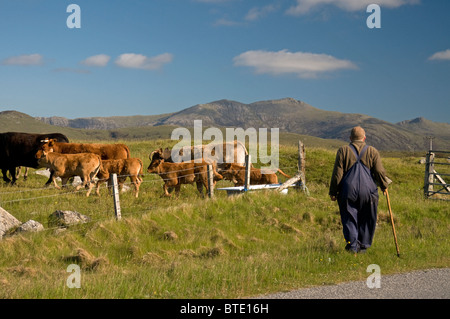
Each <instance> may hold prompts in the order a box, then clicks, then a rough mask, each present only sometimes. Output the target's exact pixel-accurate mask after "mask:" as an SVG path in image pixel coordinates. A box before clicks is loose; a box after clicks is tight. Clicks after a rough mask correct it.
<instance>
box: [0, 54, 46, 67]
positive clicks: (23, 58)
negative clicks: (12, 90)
mask: <svg viewBox="0 0 450 319" xmlns="http://www.w3.org/2000/svg"><path fill="white" fill-rule="evenodd" d="M0 64H2V65H42V64H44V57H43V56H42V55H40V54H37V53H36V54H28V55H26V54H25V55H18V56H13V57H9V58H6V59H4V60H2V62H1V63H0Z"/></svg>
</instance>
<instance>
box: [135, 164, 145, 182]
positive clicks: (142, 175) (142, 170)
mask: <svg viewBox="0 0 450 319" xmlns="http://www.w3.org/2000/svg"><path fill="white" fill-rule="evenodd" d="M138 161H139V164H140V165H141V167H140V169H139V174H138V176H137V179H138V181H139V183H142V181H143V177H144V164H143V163H142V161H141V159H140V158H138Z"/></svg>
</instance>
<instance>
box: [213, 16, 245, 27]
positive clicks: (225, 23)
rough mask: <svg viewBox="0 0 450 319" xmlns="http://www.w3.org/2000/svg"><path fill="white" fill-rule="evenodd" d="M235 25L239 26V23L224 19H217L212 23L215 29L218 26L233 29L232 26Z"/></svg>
mask: <svg viewBox="0 0 450 319" xmlns="http://www.w3.org/2000/svg"><path fill="white" fill-rule="evenodd" d="M237 25H241V23H240V22H237V21H233V20H228V19H226V18H221V19H218V20H217V21H216V22H214V26H215V27H218V26H226V27H233V26H237Z"/></svg>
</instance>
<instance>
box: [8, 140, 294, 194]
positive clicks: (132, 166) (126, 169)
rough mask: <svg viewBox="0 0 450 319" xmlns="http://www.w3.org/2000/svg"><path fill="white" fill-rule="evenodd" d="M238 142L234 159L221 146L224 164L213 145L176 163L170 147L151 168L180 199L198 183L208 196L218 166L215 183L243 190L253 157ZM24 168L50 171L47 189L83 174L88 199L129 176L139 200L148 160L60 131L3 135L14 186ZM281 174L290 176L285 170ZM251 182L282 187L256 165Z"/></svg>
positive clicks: (155, 153)
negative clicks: (247, 165)
mask: <svg viewBox="0 0 450 319" xmlns="http://www.w3.org/2000/svg"><path fill="white" fill-rule="evenodd" d="M232 143H233V145H232V148H233V153H232V154H233V156H234V157H233V158H228V155H227V154H229V153H227V150H228V149H227V150H226V143H223V145H220V146H219V147H223V153H222V154H223V155H221V156H223V157H222V158H221V159H220V161H217V157H214V158H211V154H212V155H214V152H215V150H211V149H206V148H208V147H212V146H211V145H203V146H201V148H198V147H192V148H191V160H190V161H185V162H180V163H174V162H173V160H172V157H171V152H170V151H169V150H168V149H165V150H162V149H158V150H155V151H153V152H151V153H150V155H149V159H150V165H149V166H148V168H147V172H148V173H153V174H157V175H159V176H160V177H161V178H162V179H163V181H164V184H163V189H164V195H166V196H170V192H171V191H172V190H173V189H175V193H176V194H177V195H178V194H179V192H180V187H181V184H193V183H194V182H195V183H196V185H197V189H198V191H199V192H200V194H202V195H203V186H205V188H206V190H208V182H207V181H208V177H207V166H208V164H212V166H213V174H214V175H213V176H214V183H215V182H217V181H219V180H222V179H226V180H231V181H233V182H234V184H235V186H242V185H244V174H245V167H244V166H243V164H244V163H245V156H246V155H247V154H248V153H247V150H246V148H245V146H244V145H243V144H242V143H239V142H237V141H234V142H232ZM216 147H217V145H216ZM180 154H182V151H181V152H180ZM199 154H201V155H200V156H201V157H200V158H201V161H193V159H194V158H196V159H197V158H199V157H197V156H199ZM208 154H209V155H208ZM208 156H209V157H208ZM20 167H26V168H28V167H31V168H41V167H46V168H48V169H49V170H50V178H49V179H48V181H47V182H46V185H49V184H51V183H52V182H53V183H54V185H55V187H56V188H58V189H59V188H60V187H59V186H58V184H57V182H56V178H57V177H60V178H61V180H62V185H63V186H65V185H66V183H67V181H68V180H69V179H70V178H71V177H74V176H79V177H80V178H81V180H82V184H81V185H79V186H77V190H78V189H80V188H81V187H85V188H87V189H88V191H87V193H86V196H89V195H90V193H91V190H92V187H93V186H94V184H95V185H96V193H97V195H100V193H99V188H100V184H101V183H104V182H107V183H108V185H110V183H111V176H112V174H113V173H115V174H117V176H118V183H119V188H120V189H122V188H123V185H124V182H125V180H126V178H127V177H129V178H130V180H131V183H132V184H133V185H134V190H135V196H136V197H138V194H139V185H140V184H141V182H142V176H143V162H142V160H141V159H139V158H132V157H130V150H129V148H128V146H127V145H125V144H94V143H70V142H69V139H68V138H67V137H66V136H65V135H63V134H60V133H52V134H30V133H19V132H8V133H0V169H1V170H2V174H3V180H4V181H5V182H6V183H11V184H14V183H15V182H16V180H17V175H16V169H17V168H20ZM278 171H279V172H280V173H281V174H283V175H284V176H286V177H289V176H288V175H286V174H284V173H283V172H282V171H281V170H278ZM8 172H9V175H10V176H11V179H10V178H9V177H8ZM95 178H96V180H95ZM250 183H251V184H274V183H278V178H277V175H276V174H275V173H271V174H262V172H261V170H260V169H257V168H254V167H251V173H250Z"/></svg>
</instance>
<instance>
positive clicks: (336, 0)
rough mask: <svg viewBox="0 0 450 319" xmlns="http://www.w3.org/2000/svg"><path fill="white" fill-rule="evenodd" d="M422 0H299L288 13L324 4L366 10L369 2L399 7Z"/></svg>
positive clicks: (304, 11) (305, 11) (303, 10)
mask: <svg viewBox="0 0 450 319" xmlns="http://www.w3.org/2000/svg"><path fill="white" fill-rule="evenodd" d="M419 2H420V0H377V1H375V2H374V0H297V4H296V5H295V6H292V7H290V8H289V9H288V10H287V11H286V13H287V14H290V15H296V16H298V15H302V14H306V13H308V12H309V11H311V10H312V9H313V8H315V7H318V6H324V5H330V4H332V5H334V6H336V7H339V8H341V9H343V10H346V11H358V10H365V9H366V8H367V6H368V5H369V4H372V3H376V4H378V5H379V6H380V7H381V8H383V7H386V8H391V9H393V8H398V7H400V6H403V5H407V4H417V3H419Z"/></svg>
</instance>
